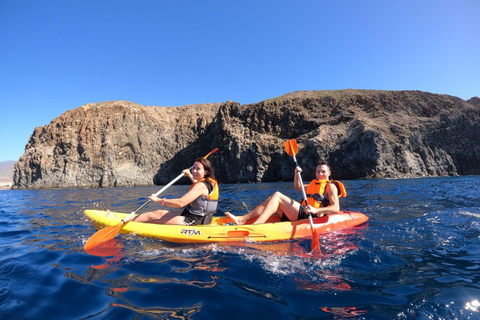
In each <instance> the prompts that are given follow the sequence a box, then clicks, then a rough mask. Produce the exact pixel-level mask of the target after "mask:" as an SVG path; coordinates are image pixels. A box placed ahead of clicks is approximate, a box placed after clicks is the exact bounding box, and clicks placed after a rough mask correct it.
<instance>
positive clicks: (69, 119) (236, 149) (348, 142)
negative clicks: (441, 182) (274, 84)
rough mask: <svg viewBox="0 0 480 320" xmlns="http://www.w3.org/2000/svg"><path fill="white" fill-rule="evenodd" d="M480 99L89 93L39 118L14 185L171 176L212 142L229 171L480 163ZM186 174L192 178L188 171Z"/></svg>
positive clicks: (449, 170) (235, 176)
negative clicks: (84, 101) (198, 100)
mask: <svg viewBox="0 0 480 320" xmlns="http://www.w3.org/2000/svg"><path fill="white" fill-rule="evenodd" d="M479 136H480V99H479V98H477V97H474V98H472V99H469V100H468V101H464V100H462V99H460V98H457V97H453V96H449V95H440V94H432V93H428V92H421V91H376V90H338V91H299V92H293V93H289V94H286V95H284V96H280V97H277V98H273V99H268V100H265V101H261V102H259V103H255V104H247V105H241V104H240V103H237V102H232V101H227V102H225V103H212V104H197V105H189V106H181V107H155V106H142V105H139V104H135V103H132V102H127V101H109V102H102V103H92V104H88V105H85V106H81V107H79V108H76V109H74V110H70V111H67V112H65V113H64V114H62V115H61V116H59V117H58V118H56V119H54V120H52V122H51V123H50V124H48V125H46V126H43V127H37V128H35V130H34V132H33V134H32V135H31V137H30V139H29V141H28V143H27V145H26V148H25V153H24V154H23V155H22V157H21V158H20V159H19V160H18V161H17V162H16V163H15V169H14V177H13V188H14V189H24V188H63V187H115V186H137V185H151V184H166V183H168V182H169V181H170V180H172V179H173V178H174V177H175V176H177V175H178V173H179V172H181V170H182V169H184V168H186V167H189V166H190V165H191V164H192V161H193V160H194V159H195V158H196V157H199V156H203V155H205V154H206V153H208V152H209V151H210V150H212V149H213V148H215V147H218V148H219V151H218V152H217V153H216V154H214V155H213V156H211V158H210V160H211V161H212V164H213V165H214V168H215V173H216V175H217V177H218V179H219V180H220V181H221V182H223V183H237V182H272V181H290V180H292V179H293V163H292V161H291V159H290V158H289V157H288V156H287V155H286V153H285V151H284V149H283V143H284V141H286V140H287V139H292V138H295V139H297V142H298V146H299V150H300V151H299V154H298V160H299V163H300V165H301V166H302V167H303V168H304V177H305V179H306V180H308V179H311V178H312V177H313V176H314V172H313V170H314V167H315V163H317V162H318V161H328V162H329V163H330V164H331V166H332V171H333V173H334V178H336V179H369V178H411V177H427V176H448V175H466V174H479V173H480V166H479V163H480V143H479V138H478V137H479ZM185 182H186V181H185Z"/></svg>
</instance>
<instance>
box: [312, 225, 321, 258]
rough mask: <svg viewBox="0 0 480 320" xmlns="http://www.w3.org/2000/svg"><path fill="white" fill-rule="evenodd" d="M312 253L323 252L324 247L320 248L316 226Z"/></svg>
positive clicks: (313, 231) (313, 233)
mask: <svg viewBox="0 0 480 320" xmlns="http://www.w3.org/2000/svg"><path fill="white" fill-rule="evenodd" d="M312 229H313V230H312V253H314V252H316V253H319V254H321V253H322V249H320V242H319V241H318V233H317V230H315V228H312Z"/></svg>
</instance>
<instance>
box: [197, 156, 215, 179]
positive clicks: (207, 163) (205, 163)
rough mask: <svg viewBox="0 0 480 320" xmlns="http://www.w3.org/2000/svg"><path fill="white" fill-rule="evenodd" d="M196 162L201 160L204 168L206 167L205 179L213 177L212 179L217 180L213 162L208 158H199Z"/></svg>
mask: <svg viewBox="0 0 480 320" xmlns="http://www.w3.org/2000/svg"><path fill="white" fill-rule="evenodd" d="M195 162H200V163H201V164H202V166H203V169H205V176H204V178H205V179H207V178H212V179H214V180H216V179H215V173H214V172H213V167H212V164H211V163H210V161H208V160H207V159H204V158H197V159H196V160H195Z"/></svg>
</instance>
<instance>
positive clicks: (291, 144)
mask: <svg viewBox="0 0 480 320" xmlns="http://www.w3.org/2000/svg"><path fill="white" fill-rule="evenodd" d="M285 151H286V152H287V153H288V154H289V155H290V156H292V157H293V161H294V162H295V167H298V164H297V158H296V157H295V155H296V154H297V151H298V147H297V141H296V140H295V139H291V140H288V141H285ZM297 175H298V181H300V186H301V188H302V194H303V200H304V201H305V205H307V204H308V202H307V194H306V193H305V187H304V186H303V181H302V175H301V174H300V172H298V171H297ZM308 220H309V221H310V228H311V229H312V252H314V251H315V250H317V251H318V253H322V250H321V249H320V243H319V242H318V233H317V230H315V227H314V226H313V219H312V214H311V213H310V212H309V213H308Z"/></svg>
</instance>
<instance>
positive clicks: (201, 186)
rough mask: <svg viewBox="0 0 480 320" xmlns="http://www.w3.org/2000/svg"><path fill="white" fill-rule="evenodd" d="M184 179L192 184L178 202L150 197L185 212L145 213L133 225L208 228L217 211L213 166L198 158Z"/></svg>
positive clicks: (165, 205)
mask: <svg viewBox="0 0 480 320" xmlns="http://www.w3.org/2000/svg"><path fill="white" fill-rule="evenodd" d="M183 173H184V175H185V176H187V177H189V178H190V180H192V182H193V184H192V186H191V187H190V190H189V191H188V192H187V193H186V194H185V195H183V196H182V197H181V198H177V199H167V198H165V197H164V198H162V199H160V198H158V197H157V196H156V195H155V194H152V195H151V196H149V197H148V199H150V200H151V201H153V202H157V203H158V202H159V203H161V204H162V206H164V207H172V208H183V207H185V209H184V210H156V211H151V212H145V213H143V214H141V215H139V216H137V217H135V218H133V219H132V221H136V222H149V223H159V224H180V225H199V224H209V223H210V222H211V220H212V216H213V214H214V213H215V212H216V211H217V203H218V195H219V189H218V183H217V181H216V180H215V174H214V172H213V168H212V164H211V163H210V161H208V160H207V159H204V158H198V159H197V160H195V163H194V164H193V169H192V171H191V172H190V170H189V169H185V170H183Z"/></svg>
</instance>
